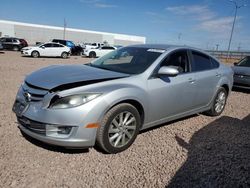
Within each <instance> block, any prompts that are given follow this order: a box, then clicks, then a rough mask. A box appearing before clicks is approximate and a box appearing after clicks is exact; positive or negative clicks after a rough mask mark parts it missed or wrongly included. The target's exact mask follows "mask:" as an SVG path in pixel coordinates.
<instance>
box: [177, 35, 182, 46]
mask: <svg viewBox="0 0 250 188" xmlns="http://www.w3.org/2000/svg"><path fill="white" fill-rule="evenodd" d="M181 36H182V33H179V34H178V42H179V44H180V41H181Z"/></svg>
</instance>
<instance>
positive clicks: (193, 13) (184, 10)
mask: <svg viewBox="0 0 250 188" xmlns="http://www.w3.org/2000/svg"><path fill="white" fill-rule="evenodd" d="M166 10H167V11H170V12H172V13H174V14H177V15H181V16H190V17H192V18H194V19H197V20H209V19H212V18H214V17H215V16H216V14H215V13H214V12H213V11H211V10H210V9H209V8H208V6H204V5H189V6H173V7H167V8H166Z"/></svg>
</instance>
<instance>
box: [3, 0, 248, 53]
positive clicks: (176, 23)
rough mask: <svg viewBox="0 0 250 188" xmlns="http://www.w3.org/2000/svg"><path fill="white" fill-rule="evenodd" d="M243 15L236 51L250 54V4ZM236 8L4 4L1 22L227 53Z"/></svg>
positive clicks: (96, 1) (111, 2)
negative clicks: (126, 36)
mask: <svg viewBox="0 0 250 188" xmlns="http://www.w3.org/2000/svg"><path fill="white" fill-rule="evenodd" d="M236 1H237V2H238V3H239V4H240V5H241V4H247V5H248V6H247V7H242V8H240V9H239V12H238V16H237V20H236V26H235V32H234V35H233V41H232V49H237V48H238V47H239V46H240V48H241V49H246V50H250V24H249V23H250V21H249V20H250V0H236ZM234 9H235V8H234V5H233V3H231V2H229V1H228V0H199V1H198V0H189V1H184V0H175V1H170V0H144V1H142V0H141V1H139V0H138V1H135V0H41V1H37V0H24V1H20V0H1V11H0V19H4V20H11V21H21V22H28V23H35V24H45V25H55V26H63V19H64V18H65V19H66V21H67V27H70V28H80V29H88V30H97V31H105V32H114V33H124V34H132V35H140V36H145V37H147V43H171V44H185V45H191V46H196V47H200V48H203V49H207V48H208V49H213V48H215V47H216V44H219V49H226V48H227V45H228V40H229V34H230V30H231V26H232V22H233V15H234Z"/></svg>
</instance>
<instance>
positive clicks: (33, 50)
mask: <svg viewBox="0 0 250 188" xmlns="http://www.w3.org/2000/svg"><path fill="white" fill-rule="evenodd" d="M21 54H22V55H24V56H32V57H40V56H47V57H62V58H67V57H68V56H69V55H70V48H69V47H67V46H64V45H62V44H58V43H54V42H49V43H45V44H42V45H39V46H34V47H25V48H22V50H21Z"/></svg>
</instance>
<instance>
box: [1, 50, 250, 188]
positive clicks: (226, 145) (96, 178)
mask: <svg viewBox="0 0 250 188" xmlns="http://www.w3.org/2000/svg"><path fill="white" fill-rule="evenodd" d="M87 61H90V59H86V58H81V57H70V58H69V59H66V60H64V59H59V58H39V59H33V58H25V57H21V56H20V54H19V53H16V52H5V53H4V54H2V53H1V54H0V75H1V79H0V88H1V95H0V187H165V186H166V187H250V139H249V138H250V95H249V93H248V92H246V91H244V92H242V91H237V92H236V91H233V92H232V93H231V95H230V97H229V99H228V104H227V106H226V109H225V111H224V113H223V114H222V115H221V116H220V117H217V118H213V117H208V116H205V115H195V116H192V117H189V118H185V119H182V120H179V121H175V122H171V123H168V124H166V125H164V126H159V127H157V128H155V129H151V130H148V131H143V132H142V133H141V134H140V135H138V137H137V139H136V141H135V143H134V144H133V145H132V146H131V147H130V148H129V149H128V150H126V151H125V152H122V153H120V154H116V155H106V154H103V153H100V152H98V151H96V150H95V149H93V148H91V149H89V150H66V149H63V148H59V147H53V146H48V145H45V144H43V143H40V142H38V141H35V140H33V139H30V138H28V137H24V136H23V135H22V134H21V133H20V131H19V129H18V128H17V125H16V119H15V115H14V114H13V113H12V111H11V108H12V104H13V102H14V99H15V95H16V92H17V89H18V87H19V85H20V84H21V82H22V80H23V79H24V77H25V75H27V74H28V73H30V72H32V71H34V70H36V69H38V68H41V67H44V66H47V65H50V64H76V63H78V64H82V63H85V62H87Z"/></svg>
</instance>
